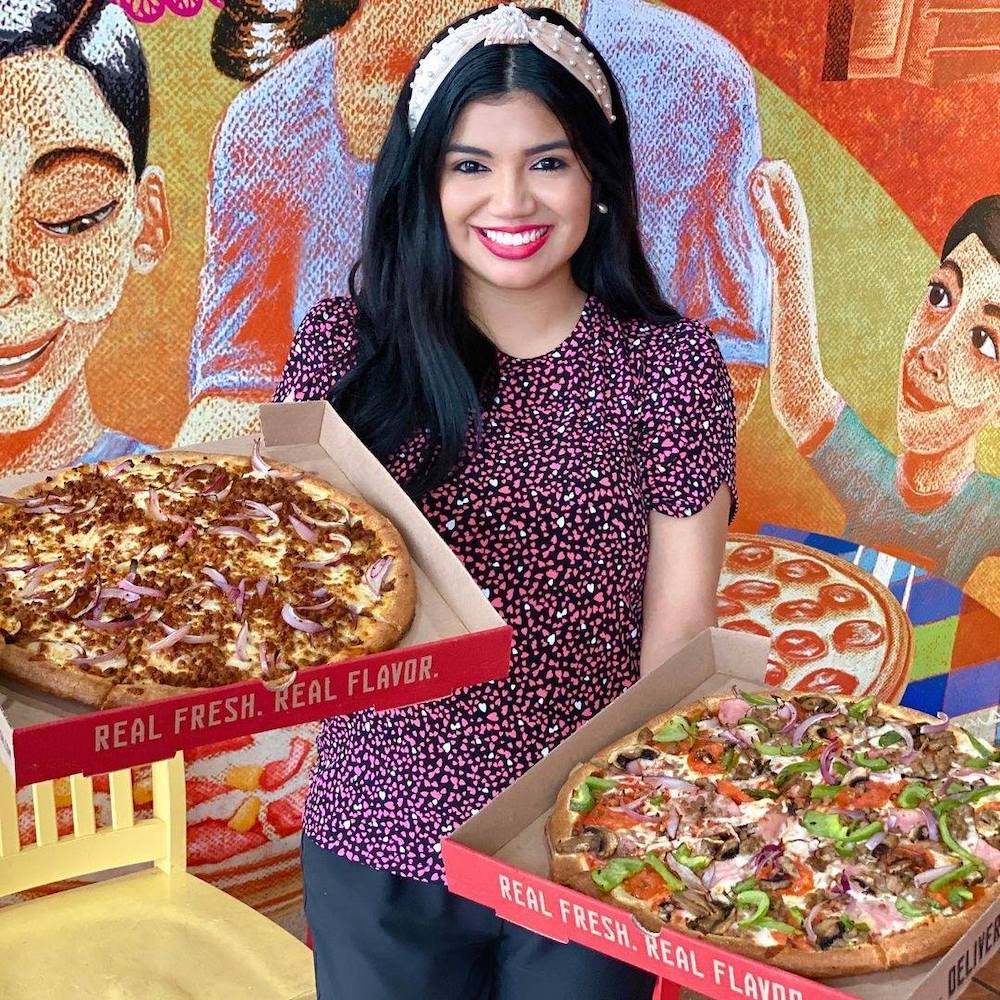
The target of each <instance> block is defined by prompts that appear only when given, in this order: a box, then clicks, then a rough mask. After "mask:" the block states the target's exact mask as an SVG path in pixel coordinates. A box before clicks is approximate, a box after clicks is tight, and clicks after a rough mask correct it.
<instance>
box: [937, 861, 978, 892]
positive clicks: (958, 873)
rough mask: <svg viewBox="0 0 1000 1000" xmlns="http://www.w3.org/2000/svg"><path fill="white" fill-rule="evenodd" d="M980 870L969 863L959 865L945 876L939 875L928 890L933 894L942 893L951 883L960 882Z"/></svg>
mask: <svg viewBox="0 0 1000 1000" xmlns="http://www.w3.org/2000/svg"><path fill="white" fill-rule="evenodd" d="M978 870H979V869H978V868H977V867H976V866H975V865H973V864H970V863H968V862H966V863H965V864H964V865H959V866H958V867H957V868H955V869H953V870H952V871H950V872H945V873H944V874H943V875H939V876H938V877H937V878H936V879H934V881H933V882H931V884H930V886H928V888H929V889H930V891H931V892H940V891H941V890H942V889H943V888H944V887H945V886H946V885H947V884H948V883H949V882H960V881H961V880H962V879H964V878H965V877H966V876H967V875H971V874H972V873H973V872H975V871H978Z"/></svg>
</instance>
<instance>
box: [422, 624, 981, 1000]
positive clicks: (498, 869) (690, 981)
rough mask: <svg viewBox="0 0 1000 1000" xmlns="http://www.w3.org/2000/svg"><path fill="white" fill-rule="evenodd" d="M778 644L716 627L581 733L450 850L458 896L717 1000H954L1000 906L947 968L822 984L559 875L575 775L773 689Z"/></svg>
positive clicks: (922, 967) (450, 876)
mask: <svg viewBox="0 0 1000 1000" xmlns="http://www.w3.org/2000/svg"><path fill="white" fill-rule="evenodd" d="M768 647H769V643H768V640H767V639H764V638H762V637H760V636H755V635H750V634H747V633H741V632H734V631H730V630H726V629H718V628H713V629H706V630H705V631H704V632H702V633H701V634H700V635H699V636H697V637H696V638H694V639H693V640H691V642H689V643H687V644H686V645H684V646H683V647H682V648H680V649H679V650H678V651H677V652H675V653H674V654H673V655H672V656H671V657H670V658H669V659H668V660H667V661H666V662H665V663H664V664H663V665H662V666H661V667H660V668H659V669H658V670H656V671H654V672H653V673H652V674H650V675H649V676H647V677H644V678H643V679H642V680H640V681H639V682H638V683H636V684H634V685H633V686H632V687H631V688H629V689H628V691H626V692H625V693H624V694H623V695H622V696H621V697H620V698H617V699H616V700H615V701H614V702H613V703H612V704H611V705H609V706H608V707H607V708H605V709H604V710H603V711H602V712H600V713H599V714H597V715H595V716H594V717H593V718H592V719H590V720H589V721H588V722H587V723H585V724H584V725H583V726H581V727H580V729H578V730H577V731H576V732H575V733H574V734H573V735H572V736H571V737H570V738H569V739H568V740H566V741H565V742H564V743H561V744H560V745H559V746H558V747H556V748H555V749H554V750H552V751H551V752H550V753H549V754H548V755H547V756H545V757H544V758H543V759H542V760H541V761H539V762H538V763H537V764H536V765H535V766H534V767H533V768H531V769H530V770H529V771H527V772H526V773H525V774H524V775H523V776H522V777H521V778H520V779H519V780H518V781H516V782H514V784H513V785H511V787H510V788H508V789H507V790H506V791H505V792H502V793H501V794H500V795H498V796H497V797H496V798H495V799H493V801H492V802H490V803H489V805H487V806H486V807H485V808H484V809H482V810H480V812H478V813H477V814H476V815H475V816H473V817H472V819H470V820H469V821H468V822H467V823H465V824H463V825H462V826H460V827H459V828H458V829H457V830H456V831H455V832H454V834H452V836H451V837H448V838H446V839H445V840H444V842H443V843H442V845H441V853H442V857H443V859H444V867H445V878H446V881H447V883H448V888H449V889H450V890H451V891H452V892H455V893H458V894H459V895H461V896H465V897H467V898H469V899H472V900H475V901H476V902H478V903H482V904H484V905H486V906H489V907H491V908H492V909H493V910H495V911H496V913H497V915H498V916H500V917H502V918H503V919H504V920H510V921H511V922H512V923H515V924H518V925H519V926H521V927H525V928H527V929H528V930H531V931H534V932H536V933H538V934H542V935H544V936H546V937H549V938H552V939H554V940H556V941H576V942H577V943H579V944H583V945H587V946H588V947H591V948H595V949H596V950H597V951H600V952H603V953H604V954H606V955H610V956H612V957H614V958H618V959H621V960H622V961H624V962H628V963H630V964H632V965H637V966H639V967H641V968H643V969H646V970H648V971H649V972H653V973H655V974H656V975H658V976H660V977H661V978H663V979H667V980H671V981H672V982H675V983H678V984H680V985H681V986H686V987H689V988H690V989H692V990H695V991H696V992H698V993H700V994H704V995H706V996H709V997H718V998H726V1000H834V998H844V997H860V998H863V1000H888V998H892V1000H911V998H914V1000H915V998H920V1000H939V998H940V1000H944V998H947V997H952V996H955V995H956V994H957V993H958V992H960V991H961V990H962V989H963V988H964V986H965V985H966V984H967V983H969V982H970V981H971V978H972V974H973V972H974V971H975V970H976V969H977V968H978V967H979V966H980V965H982V964H984V963H985V962H986V961H987V960H988V959H989V957H990V956H991V954H993V953H994V952H995V951H996V950H1000V900H998V901H997V902H996V903H995V904H994V905H993V906H992V907H991V908H990V909H989V910H988V911H987V912H986V913H984V914H983V915H982V916H981V917H980V919H979V920H978V921H977V922H976V924H975V925H974V926H973V927H972V928H970V930H969V932H968V933H967V934H966V935H965V936H964V937H963V938H962V939H961V940H960V941H959V942H958V943H957V944H956V945H955V946H954V947H953V948H952V949H951V950H950V951H948V952H947V954H945V955H943V956H942V957H941V958H938V959H931V960H929V961H926V962H921V963H920V964H919V965H913V966H908V967H904V968H901V969H893V970H891V971H890V972H884V973H879V974H877V975H872V976H858V977H852V978H850V979H837V980H827V981H825V982H820V981H817V980H812V979H806V978H804V977H802V976H798V975H795V974H794V973H791V972H784V971H783V970H781V969H776V968H774V967H773V966H770V965H767V964H765V963H763V962H757V961H754V960H752V959H749V958H745V957H744V956H742V955H737V954H736V953H735V952H731V951H726V950H725V949H723V948H720V947H718V946H717V945H712V944H709V943H708V942H705V941H701V940H699V939H696V938H693V937H688V936H687V935H685V934H680V933H678V932H677V931H672V930H670V929H668V928H664V929H663V930H661V931H660V932H659V933H658V934H651V933H650V932H648V931H646V930H644V929H643V928H642V927H640V926H639V924H638V923H637V922H636V921H635V920H634V918H633V917H632V915H631V914H630V913H627V912H626V911H624V910H621V909H619V908H618V907H616V906H611V905H609V904H607V903H603V902H601V901H600V900H597V899H594V898H592V897H590V896H587V895H584V894H583V893H580V892H576V891H575V890H573V889H569V888H567V887H566V886H562V885H558V884H557V883H555V882H553V881H551V880H550V879H549V877H548V872H549V855H548V848H547V846H546V842H545V821H546V820H547V818H548V815H549V812H550V811H551V809H552V804H553V802H554V801H555V799H556V796H557V795H558V793H559V790H560V788H562V785H563V783H564V782H565V780H566V776H567V775H568V774H569V773H570V771H571V770H572V769H573V767H574V766H575V765H577V764H578V763H580V762H582V761H586V760H589V759H590V758H591V757H592V756H593V755H594V754H595V753H597V751H598V750H600V749H601V748H602V747H605V746H608V745H609V744H611V743H613V742H614V741H615V740H616V739H617V738H618V737H620V736H622V735H624V734H625V733H628V732H630V731H632V730H635V729H638V728H639V727H640V726H642V725H644V724H645V723H646V722H647V721H648V720H649V719H651V718H652V717H653V716H655V715H658V714H659V713H660V712H664V711H667V710H668V709H670V708H671V707H673V706H675V705H682V704H686V703H688V702H690V701H695V700H697V699H698V698H700V697H703V696H704V695H709V694H715V693H718V692H725V691H728V690H729V689H730V688H731V686H732V685H733V684H736V685H737V686H739V687H741V688H746V689H750V690H752V689H754V688H759V687H761V686H762V685H761V681H762V679H763V677H764V671H765V669H766V666H767V653H768Z"/></svg>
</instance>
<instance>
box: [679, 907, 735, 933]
mask: <svg viewBox="0 0 1000 1000" xmlns="http://www.w3.org/2000/svg"><path fill="white" fill-rule="evenodd" d="M710 905H711V910H710V912H709V913H705V914H702V915H700V916H697V917H695V918H694V920H689V921H688V927H689V928H691V930H693V931H698V932H699V933H700V934H719V933H721V932H722V930H723V929H724V926H725V925H726V924H727V923H729V922H731V921H732V917H733V908H732V907H731V906H726V905H725V904H723V903H716V901H715V900H711V902H710Z"/></svg>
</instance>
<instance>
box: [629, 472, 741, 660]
mask: <svg viewBox="0 0 1000 1000" xmlns="http://www.w3.org/2000/svg"><path fill="white" fill-rule="evenodd" d="M729 505H730V492H729V487H728V486H727V485H726V484H725V483H723V484H722V486H720V487H719V491H718V493H716V494H715V496H714V497H713V499H712V500H711V502H710V503H709V504H708V505H707V506H706V507H704V508H703V509H702V510H700V511H698V513H697V514H693V515H692V516H691V517H670V516H668V515H667V514H660V513H659V512H658V511H653V512H652V513H651V514H650V515H649V563H648V564H647V568H646V585H645V593H644V596H643V602H642V646H641V647H640V653H639V674H640V676H643V677H644V676H645V675H646V674H648V673H651V672H652V671H653V670H655V669H656V668H657V667H659V666H660V665H661V664H662V663H663V662H664V661H665V660H666V659H667V658H668V657H669V656H670V655H671V654H673V653H674V652H676V650H678V649H679V648H680V647H681V646H683V645H684V644H685V643H686V642H688V640H690V639H693V638H694V637H695V636H696V635H697V634H698V633H699V632H702V631H703V630H704V629H706V628H711V627H713V626H715V625H717V624H718V617H717V615H716V610H715V592H716V589H717V588H718V586H719V574H720V573H721V572H722V559H723V556H724V554H725V550H726V532H727V529H728V527H729Z"/></svg>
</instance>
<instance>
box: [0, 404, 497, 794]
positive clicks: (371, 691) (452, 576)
mask: <svg viewBox="0 0 1000 1000" xmlns="http://www.w3.org/2000/svg"><path fill="white" fill-rule="evenodd" d="M260 417H261V426H262V428H263V432H264V445H265V453H266V455H267V457H268V458H271V459H273V460H275V461H280V462H288V463H290V464H292V465H296V466H299V467H300V468H302V469H305V470H306V471H307V472H311V473H315V474H316V475H318V476H320V477H321V478H323V479H326V480H328V481H329V482H331V483H332V484H333V485H334V486H337V487H339V488H342V489H344V490H347V491H348V492H350V493H353V494H355V495H358V496H361V497H364V499H365V500H367V501H368V502H369V503H371V504H372V505H373V506H375V507H377V508H378V509H379V510H381V511H382V512H383V513H385V514H386V515H388V517H389V518H390V519H391V520H392V522H393V523H394V524H395V525H396V527H397V528H398V529H399V531H400V533H401V534H402V535H403V538H404V540H405V541H406V545H407V548H408V549H409V552H410V555H411V557H412V560H413V565H414V571H415V575H416V583H417V608H416V615H415V618H414V621H413V625H412V626H411V628H410V630H409V632H408V633H407V634H406V636H405V637H404V639H403V641H402V642H401V643H400V644H399V645H398V646H397V647H396V648H394V649H391V650H387V651H386V652H383V653H375V654H372V655H367V656H359V657H356V658H354V659H352V660H348V661H346V662H344V663H335V664H327V665H325V666H317V667H310V668H309V669H308V670H301V671H299V672H298V674H296V675H295V678H294V680H292V681H291V682H290V683H288V684H286V685H284V686H282V688H281V689H280V690H274V689H272V688H270V687H268V686H265V684H264V683H263V682H262V681H260V680H253V681H244V682H241V683H238V684H230V685H226V686H225V687H219V688H214V689H212V690H208V691H202V692H188V693H184V694H179V695H178V696H177V697H176V698H168V699H164V700H163V701H156V702H151V703H149V704H145V705H135V706H128V707H124V708H116V709H108V710H106V711H96V710H94V709H91V708H88V707H87V706H85V705H81V704H79V703H78V702H73V701H67V700H64V699H60V698H55V697H52V696H50V695H46V694H43V693H40V692H38V691H36V690H33V689H32V688H30V687H26V686H24V685H21V684H19V683H16V682H14V681H10V680H7V679H4V678H3V677H0V760H2V761H3V762H4V763H6V765H7V766H8V767H9V768H10V769H11V770H12V772H13V773H14V775H15V780H16V782H17V784H18V785H23V784H27V783H31V782H36V781H43V780H45V779H47V778H55V777H60V776H62V775H67V774H73V773H74V772H78V771H79V772H83V773H85V774H97V773H102V772H104V771H111V770H116V769H119V768H124V767H129V766H131V765H134V764H141V763H145V762H148V761H151V760H159V759H162V758H165V757H169V756H170V755H171V754H173V753H174V752H175V751H177V750H183V749H189V748H192V747H196V746H201V745H204V744H209V743H215V742H217V741H219V740H226V739H230V738H233V737H238V736H246V735H248V734H252V733H260V732H265V731H267V730H272V729H281V728H284V727H286V726H289V725H294V724H298V723H305V722H314V721H316V720H318V719H323V718H326V717H327V716H330V715H342V714H347V713H350V712H356V711H358V710H359V709H362V708H375V709H380V710H386V709H392V708H398V707H400V706H403V705H411V704H415V703H418V702H424V701H431V700H434V699H436V698H443V697H446V696H447V695H450V694H452V693H453V692H454V691H456V690H457V689H459V688H462V687H468V686H470V685H473V684H480V683H483V682H484V681H488V680H494V679H497V678H501V677H505V676H506V675H507V673H508V671H509V670H510V652H511V635H512V633H511V629H510V626H508V625H506V624H505V623H504V621H503V619H502V618H501V617H500V615H499V614H498V613H497V612H496V610H495V609H494V608H493V606H492V605H491V604H490V603H489V601H488V600H487V599H486V597H485V596H484V595H483V593H482V591H481V590H480V589H479V587H478V586H477V585H476V583H475V581H474V580H473V579H472V577H471V576H469V574H468V572H467V571H466V570H465V568H464V567H463V566H462V564H461V562H460V561H459V560H458V558H457V557H456V556H455V555H454V554H453V553H452V551H451V550H450V549H449V548H448V546H447V545H446V544H445V542H444V541H443V540H442V539H441V537H440V536H439V535H438V533H437V532H436V531H435V530H434V528H433V527H431V525H430V523H429V522H428V521H427V520H426V519H425V518H424V516H423V514H422V513H421V512H420V510H419V508H418V507H417V506H416V504H414V503H413V501H412V500H410V498H409V497H408V496H407V495H406V493H405V492H404V491H403V490H402V489H401V488H400V487H399V486H398V485H397V483H396V482H395V480H393V478H392V477H391V476H390V475H389V473H388V472H386V470H385V469H384V468H383V467H382V465H381V464H380V463H379V461H378V460H377V459H376V458H375V457H374V456H373V455H372V454H371V453H370V452H369V451H368V450H367V449H366V448H365V447H364V446H363V445H362V444H361V442H360V441H359V440H358V438H357V437H355V435H354V434H353V433H352V432H351V431H350V430H349V429H348V427H347V425H346V424H345V423H344V422H343V421H342V420H341V419H340V418H339V417H338V416H337V414H336V413H335V412H334V410H333V409H332V408H331V407H330V406H329V405H328V404H327V403H326V402H323V401H318V402H301V403H283V404H267V405H264V406H262V407H261V411H260ZM253 441H254V439H253V438H252V437H240V438H232V439H229V440H224V441H213V442H208V443H205V444H203V445H200V446H199V447H198V448H197V449H194V450H199V451H205V452H216V453H227V452H228V453H232V454H242V455H249V454H250V452H251V450H252V447H253ZM44 475H45V474H44V473H42V474H33V475H22V476H17V477H11V478H8V479H4V480H0V494H7V495H9V494H10V493H12V492H13V491H14V490H17V489H19V488H20V487H22V486H25V485H27V484H29V483H33V482H37V481H38V480H39V479H41V478H42V477H43V476H44Z"/></svg>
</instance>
